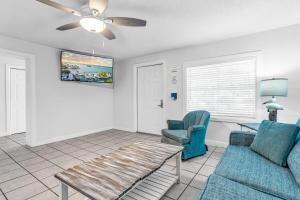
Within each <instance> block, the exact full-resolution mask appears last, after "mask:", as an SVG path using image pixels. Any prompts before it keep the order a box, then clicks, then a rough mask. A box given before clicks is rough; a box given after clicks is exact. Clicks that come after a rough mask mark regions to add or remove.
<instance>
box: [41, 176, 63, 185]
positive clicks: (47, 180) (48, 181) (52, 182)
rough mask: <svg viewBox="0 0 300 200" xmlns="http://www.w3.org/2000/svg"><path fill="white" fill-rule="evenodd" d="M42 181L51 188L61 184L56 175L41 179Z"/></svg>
mask: <svg viewBox="0 0 300 200" xmlns="http://www.w3.org/2000/svg"><path fill="white" fill-rule="evenodd" d="M41 182H42V183H44V184H45V185H46V186H47V187H49V188H54V187H56V186H58V185H59V181H58V179H57V178H55V177H54V176H49V177H47V178H44V179H41Z"/></svg>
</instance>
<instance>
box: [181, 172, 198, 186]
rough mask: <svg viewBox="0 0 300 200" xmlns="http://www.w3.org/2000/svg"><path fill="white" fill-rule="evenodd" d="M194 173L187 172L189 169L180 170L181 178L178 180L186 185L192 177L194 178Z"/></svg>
mask: <svg viewBox="0 0 300 200" xmlns="http://www.w3.org/2000/svg"><path fill="white" fill-rule="evenodd" d="M195 175H196V174H195V173H192V172H189V171H185V170H181V178H180V181H181V182H182V183H184V184H186V185H188V184H189V183H190V182H191V181H192V179H193V178H194V176H195Z"/></svg>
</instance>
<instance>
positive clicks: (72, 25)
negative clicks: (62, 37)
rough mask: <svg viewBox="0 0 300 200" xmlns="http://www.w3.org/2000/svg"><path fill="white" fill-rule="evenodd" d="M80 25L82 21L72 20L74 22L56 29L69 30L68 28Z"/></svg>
mask: <svg viewBox="0 0 300 200" xmlns="http://www.w3.org/2000/svg"><path fill="white" fill-rule="evenodd" d="M78 27H80V23H79V22H72V23H69V24H65V25H63V26H60V27H58V28H57V29H56V30H59V31H67V30H70V29H73V28H78Z"/></svg>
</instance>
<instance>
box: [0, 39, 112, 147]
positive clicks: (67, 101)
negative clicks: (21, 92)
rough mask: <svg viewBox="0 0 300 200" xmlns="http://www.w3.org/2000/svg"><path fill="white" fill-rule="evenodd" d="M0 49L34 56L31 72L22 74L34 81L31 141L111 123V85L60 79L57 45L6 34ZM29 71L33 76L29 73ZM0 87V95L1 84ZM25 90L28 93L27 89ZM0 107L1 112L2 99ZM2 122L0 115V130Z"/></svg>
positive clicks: (62, 136) (53, 138) (93, 129)
mask: <svg viewBox="0 0 300 200" xmlns="http://www.w3.org/2000/svg"><path fill="white" fill-rule="evenodd" d="M0 49H7V50H11V51H17V52H22V53H26V54H31V55H34V56H35V64H36V67H35V72H34V73H27V77H26V78H27V79H31V80H35V82H36V84H35V87H36V95H35V97H34V99H33V101H36V111H35V114H36V123H35V124H36V127H34V128H35V132H36V139H35V141H34V142H33V143H34V145H36V144H42V143H47V142H51V141H56V140H61V139H66V138H70V137H74V136H78V135H83V134H87V133H92V132H97V131H100V130H106V129H110V128H112V127H113V90H112V87H110V86H105V85H97V86H96V85H91V84H79V83H72V82H62V81H60V73H59V66H60V65H59V50H58V49H54V48H50V47H47V46H42V45H38V44H34V43H30V42H26V41H22V40H17V39H14V38H10V37H6V36H0ZM0 63H1V62H0ZM2 68H3V65H1V64H0V76H1V81H2V77H3V76H4V75H3V73H4V71H3V69H2ZM27 70H28V71H30V69H27ZM32 74H35V76H34V77H32V76H31V75H32ZM0 89H1V98H2V95H3V94H2V93H3V87H2V85H1V84H0ZM27 89H29V86H27ZM4 91H5V90H4ZM26 92H27V93H26V94H27V95H28V92H29V91H26ZM0 108H1V113H2V109H3V101H2V100H0ZM2 124H3V117H1V116H0V125H1V128H0V131H3V126H2Z"/></svg>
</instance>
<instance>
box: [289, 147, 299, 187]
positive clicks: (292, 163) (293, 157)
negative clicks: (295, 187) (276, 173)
mask: <svg viewBox="0 0 300 200" xmlns="http://www.w3.org/2000/svg"><path fill="white" fill-rule="evenodd" d="M287 162H288V165H289V168H290V170H291V172H292V174H293V175H294V177H295V179H296V181H297V183H298V184H299V186H300V142H298V143H297V144H296V145H295V146H294V148H293V149H292V151H291V153H290V155H289V157H288V160H287Z"/></svg>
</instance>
